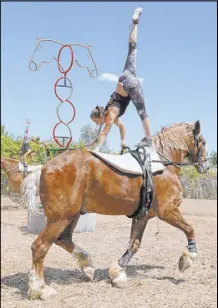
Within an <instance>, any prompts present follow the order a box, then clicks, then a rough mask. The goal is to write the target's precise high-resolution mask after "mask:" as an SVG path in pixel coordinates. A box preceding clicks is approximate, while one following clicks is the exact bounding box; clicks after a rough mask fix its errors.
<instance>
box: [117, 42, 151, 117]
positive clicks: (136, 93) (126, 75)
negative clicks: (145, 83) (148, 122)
mask: <svg viewBox="0 0 218 308" xmlns="http://www.w3.org/2000/svg"><path fill="white" fill-rule="evenodd" d="M136 53H137V49H136V43H129V52H128V56H127V59H126V64H125V67H124V71H123V75H122V76H120V78H119V82H122V84H123V88H124V90H125V91H126V92H127V93H128V94H129V97H130V98H131V100H132V102H133V104H134V105H135V107H136V110H137V112H138V114H139V116H140V118H141V120H142V121H143V120H144V119H145V118H147V117H148V116H147V113H146V109H145V102H144V95H143V90H142V86H141V84H140V82H139V80H138V78H136Z"/></svg>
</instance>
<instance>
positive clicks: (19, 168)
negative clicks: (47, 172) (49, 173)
mask: <svg viewBox="0 0 218 308" xmlns="http://www.w3.org/2000/svg"><path fill="white" fill-rule="evenodd" d="M41 168H42V165H37V166H29V165H28V166H27V172H32V171H34V170H36V169H41ZM18 170H19V171H20V172H24V171H25V170H24V166H23V165H22V164H21V163H20V162H19V166H18Z"/></svg>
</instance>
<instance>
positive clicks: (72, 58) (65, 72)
mask: <svg viewBox="0 0 218 308" xmlns="http://www.w3.org/2000/svg"><path fill="white" fill-rule="evenodd" d="M66 47H68V48H70V51H71V63H70V66H69V67H68V69H67V70H65V71H64V69H63V68H62V67H61V65H60V63H59V62H60V55H61V52H62V50H63V49H64V48H66ZM57 63H58V69H59V71H60V73H61V74H64V75H66V74H67V73H68V72H69V71H70V70H71V68H72V66H73V63H74V54H73V49H72V47H71V46H70V45H64V46H62V47H61V49H60V50H59V52H58V61H57Z"/></svg>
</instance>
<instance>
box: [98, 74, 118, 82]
mask: <svg viewBox="0 0 218 308" xmlns="http://www.w3.org/2000/svg"><path fill="white" fill-rule="evenodd" d="M118 78H119V77H118V76H117V75H115V74H112V73H102V74H101V75H100V76H99V77H98V79H99V80H100V81H110V82H118Z"/></svg>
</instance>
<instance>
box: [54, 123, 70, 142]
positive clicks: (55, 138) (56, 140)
mask: <svg viewBox="0 0 218 308" xmlns="http://www.w3.org/2000/svg"><path fill="white" fill-rule="evenodd" d="M60 124H63V125H65V126H66V127H67V128H68V130H69V132H70V137H69V141H68V142H67V144H66V148H68V146H69V144H70V143H71V141H72V134H71V130H70V128H69V126H67V125H66V124H64V123H63V122H58V123H57V124H56V125H55V126H54V128H53V138H54V140H55V142H56V143H57V144H58V145H59V146H60V147H61V148H64V147H65V146H64V145H62V144H61V143H60V142H59V141H58V139H57V137H56V136H55V131H56V128H57V127H58V125H60Z"/></svg>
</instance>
